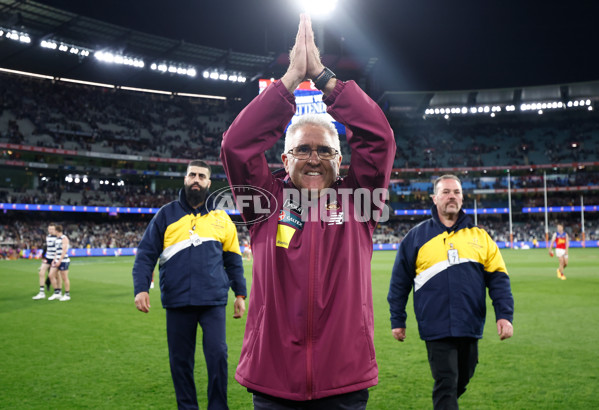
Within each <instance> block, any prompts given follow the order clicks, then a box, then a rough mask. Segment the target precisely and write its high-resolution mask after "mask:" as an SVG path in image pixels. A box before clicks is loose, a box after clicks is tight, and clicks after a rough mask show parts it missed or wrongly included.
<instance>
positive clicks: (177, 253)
mask: <svg viewBox="0 0 599 410" xmlns="http://www.w3.org/2000/svg"><path fill="white" fill-rule="evenodd" d="M158 259H160V292H161V298H162V306H163V307H164V308H175V307H181V306H206V305H226V304H227V299H228V293H229V288H232V289H233V291H234V292H235V295H236V296H244V297H245V296H246V294H247V293H246V284H245V278H244V276H243V263H242V260H241V252H240V250H239V242H238V239H237V229H236V228H235V225H234V224H233V222H232V221H231V218H230V217H229V215H227V213H226V212H225V211H223V210H219V209H214V205H213V204H212V203H208V204H204V205H202V206H201V207H200V208H198V209H193V208H191V206H189V204H188V203H187V199H186V197H185V190H183V189H181V191H180V192H179V200H178V201H173V202H171V203H169V204H167V205H165V206H163V207H162V208H160V210H159V211H158V213H157V214H156V215H155V216H154V218H152V220H151V221H150V224H149V225H148V227H147V229H146V231H145V233H144V236H143V238H142V239H141V242H140V243H139V246H138V248H137V254H136V257H135V263H134V265H133V285H134V292H135V293H134V294H135V295H137V294H138V293H139V292H147V291H148V290H149V289H150V283H151V281H152V272H153V270H154V267H155V266H156V261H157V260H158Z"/></svg>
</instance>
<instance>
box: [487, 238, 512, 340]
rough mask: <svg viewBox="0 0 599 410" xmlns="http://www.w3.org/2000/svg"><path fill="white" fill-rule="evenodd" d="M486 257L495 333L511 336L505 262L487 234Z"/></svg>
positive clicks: (509, 300) (502, 336) (509, 289)
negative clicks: (495, 325) (495, 323)
mask: <svg viewBox="0 0 599 410" xmlns="http://www.w3.org/2000/svg"><path fill="white" fill-rule="evenodd" d="M486 240H487V259H486V261H485V273H484V277H485V285H486V286H487V288H488V289H489V297H490V298H491V300H492V301H493V308H494V309H495V319H496V322H497V333H498V335H499V338H500V339H501V340H504V339H507V338H509V337H511V336H512V334H513V332H514V329H513V327H512V323H513V321H514V297H513V295H512V289H511V286H510V278H509V276H508V274H507V268H506V267H505V262H504V261H503V257H502V256H501V252H500V251H499V247H498V246H497V244H496V243H495V242H494V241H493V239H491V237H490V236H489V235H488V234H487V235H486Z"/></svg>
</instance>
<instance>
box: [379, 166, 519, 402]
mask: <svg viewBox="0 0 599 410" xmlns="http://www.w3.org/2000/svg"><path fill="white" fill-rule="evenodd" d="M432 199H433V202H434V203H435V206H433V208H432V218H431V219H428V220H426V221H424V222H422V223H420V224H418V225H417V226H416V227H414V228H413V229H412V230H411V231H410V232H409V233H408V234H407V235H406V237H405V238H404V240H403V241H402V242H401V244H400V246H399V249H398V252H397V257H396V259H395V265H394V266H393V272H392V277H391V285H390V288H389V295H388V297H387V299H388V301H389V305H390V310H391V327H392V332H393V336H394V337H395V338H396V339H397V340H398V341H400V342H403V341H404V339H405V338H406V316H407V315H406V310H405V307H406V303H407V300H408V296H409V294H410V291H411V289H412V288H413V289H414V311H415V313H416V320H417V321H418V329H419V331H420V337H421V338H422V339H423V340H424V341H425V342H426V347H427V351H428V359H429V364H430V367H431V372H432V375H433V378H434V379H435V385H434V388H433V404H434V408H435V409H457V408H458V397H459V396H460V395H462V394H463V393H464V391H465V390H466V385H467V384H468V382H469V380H470V378H471V377H472V376H473V375H474V370H475V368H476V364H477V362H478V339H480V338H482V335H483V328H484V324H485V317H486V290H487V289H488V290H489V296H490V297H491V299H492V301H493V306H494V309H495V317H496V320H497V333H498V334H499V337H500V339H501V340H504V339H507V338H509V337H511V336H512V334H513V327H512V323H511V322H512V320H513V312H514V299H513V297H512V292H511V288H510V280H509V277H508V274H507V269H506V267H505V263H504V261H503V258H502V256H501V253H500V252H499V248H498V247H497V244H496V243H495V242H494V241H493V240H492V239H491V237H490V236H489V235H488V234H487V232H486V231H484V230H483V229H480V228H478V227H476V226H474V225H473V224H472V222H471V220H470V218H469V217H468V216H467V215H466V214H465V213H464V211H462V209H461V208H462V201H463V195H462V186H461V182H460V180H459V179H458V178H457V177H456V176H454V175H443V176H441V177H440V178H438V179H437V180H436V181H435V184H434V194H433V195H432Z"/></svg>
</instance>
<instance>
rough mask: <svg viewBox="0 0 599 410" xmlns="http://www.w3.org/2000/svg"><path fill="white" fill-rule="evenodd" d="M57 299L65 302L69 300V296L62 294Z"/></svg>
mask: <svg viewBox="0 0 599 410" xmlns="http://www.w3.org/2000/svg"><path fill="white" fill-rule="evenodd" d="M58 300H60V301H61V302H66V301H67V300H71V297H70V296H69V295H64V296H63V297H61V298H60V299H58Z"/></svg>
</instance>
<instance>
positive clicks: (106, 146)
mask: <svg viewBox="0 0 599 410" xmlns="http://www.w3.org/2000/svg"><path fill="white" fill-rule="evenodd" d="M0 85H1V86H2V87H3V89H4V90H5V91H4V93H3V95H2V96H1V97H0V98H1V100H0V101H1V103H0V106H2V108H3V109H4V110H5V112H6V113H7V117H6V121H7V126H6V128H4V127H3V129H2V132H1V134H0V141H6V142H10V143H15V144H24V145H32V146H45V147H52V148H63V149H74V150H82V151H94V152H110V153H116V154H129V155H144V156H158V157H169V158H198V157H201V158H204V159H206V160H218V158H219V152H220V142H221V140H222V133H223V132H224V130H226V128H227V127H228V125H229V124H230V122H231V120H232V119H233V118H234V116H235V115H236V113H237V112H238V110H239V108H240V107H238V106H237V105H236V104H235V103H234V102H233V103H229V102H227V101H223V100H202V99H189V98H182V97H177V98H169V97H166V96H148V95H141V94H140V93H134V92H128V91H122V90H107V89H103V88H97V87H89V86H82V85H64V84H57V83H53V82H50V81H47V80H39V79H27V78H23V77H17V76H7V75H0ZM589 115H593V114H592V113H589V112H585V111H580V112H568V113H552V114H551V115H545V116H539V115H536V114H528V115H523V116H521V117H519V118H518V119H512V120H511V121H509V122H508V121H505V122H501V123H499V122H498V121H493V120H491V121H489V120H486V121H473V120H466V119H463V118H461V119H460V120H457V119H456V120H453V121H446V120H443V119H428V120H423V119H417V120H416V119H407V118H404V117H401V118H399V119H398V118H394V117H392V116H390V118H389V120H390V123H391V125H392V127H393V129H394V131H395V135H396V139H397V143H398V144H397V146H398V150H397V155H396V160H395V164H394V166H395V167H397V168H404V167H407V168H409V167H418V168H422V167H443V166H445V167H447V166H449V167H464V166H467V167H473V166H492V165H505V166H507V165H533V164H552V163H570V162H581V161H591V160H593V159H596V158H598V157H599V123H597V122H596V121H589V120H588V118H586V117H585V116H589ZM579 117H580V118H579ZM577 118H579V119H580V121H578V120H577ZM24 120H25V121H24ZM407 141H409V143H407ZM282 150H283V146H282V145H281V144H277V145H276V146H275V147H273V148H272V149H270V150H269V151H268V152H267V158H268V160H269V161H270V162H273V163H278V162H279V161H280V154H281V152H282ZM341 151H342V153H343V154H344V156H345V157H346V159H345V160H344V162H345V163H347V160H348V159H349V157H350V153H349V148H348V146H347V143H346V142H345V141H342V146H341ZM13 155H14V156H16V157H18V153H14V154H13ZM39 160H40V161H45V158H44V156H42V155H40V156H39Z"/></svg>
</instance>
